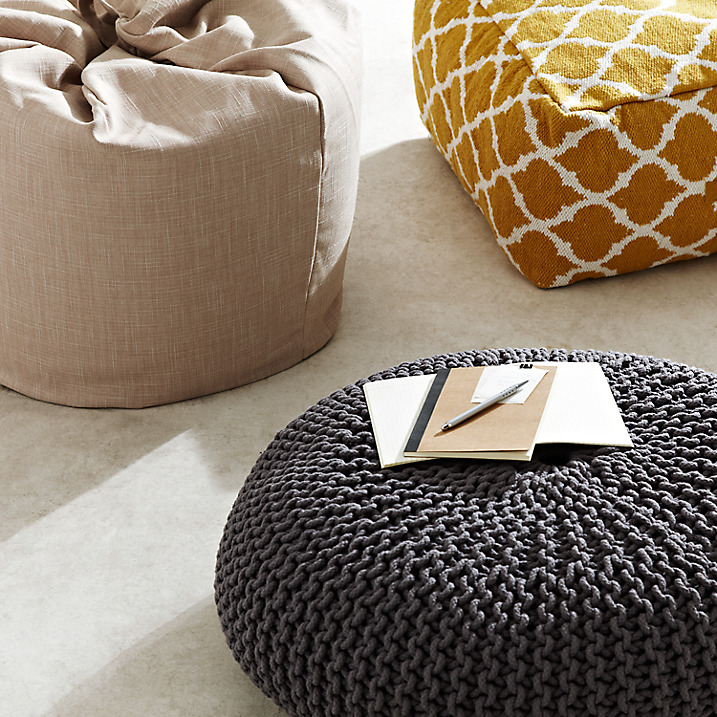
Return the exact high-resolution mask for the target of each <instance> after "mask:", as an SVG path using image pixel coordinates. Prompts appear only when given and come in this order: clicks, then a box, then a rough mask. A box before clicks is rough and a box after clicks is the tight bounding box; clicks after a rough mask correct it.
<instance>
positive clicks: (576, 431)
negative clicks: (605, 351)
mask: <svg viewBox="0 0 717 717" xmlns="http://www.w3.org/2000/svg"><path fill="white" fill-rule="evenodd" d="M538 365H543V366H557V367H558V370H557V371H556V373H555V378H554V380H553V386H552V388H551V391H550V397H549V398H548V404H547V406H546V408H545V413H544V414H543V420H542V421H541V422H540V428H539V429H538V437H537V442H538V443H583V444H586V445H606V446H632V441H631V439H630V434H629V433H628V431H627V428H626V427H625V424H624V422H623V420H622V416H621V415H620V409H619V408H618V407H617V404H616V403H615V399H614V398H613V395H612V392H611V391H610V386H609V385H608V382H607V379H606V378H605V374H604V373H603V370H602V367H601V366H600V364H598V363H594V362H584V363H583V362H581V363H577V362H576V363H567V362H558V363H546V362H541V363H539V364H538Z"/></svg>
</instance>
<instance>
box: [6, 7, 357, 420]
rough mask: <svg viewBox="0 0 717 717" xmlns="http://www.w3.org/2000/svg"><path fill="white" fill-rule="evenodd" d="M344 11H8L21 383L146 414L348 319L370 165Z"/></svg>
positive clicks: (47, 394)
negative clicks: (346, 300) (344, 302)
mask: <svg viewBox="0 0 717 717" xmlns="http://www.w3.org/2000/svg"><path fill="white" fill-rule="evenodd" d="M357 33H358V30H357V18H356V16H355V11H353V10H352V9H351V7H350V6H349V5H348V3H347V2H345V1H344V0H209V1H207V0H147V1H146V2H143V1H142V0H124V1H123V0H110V1H109V2H107V1H105V0H96V1H95V3H94V4H92V3H90V2H87V1H86V0H78V4H77V5H75V6H73V5H72V4H71V3H70V2H68V1H67V0H6V1H4V2H3V3H2V4H1V5H0V132H1V133H2V151H1V153H0V383H2V384H3V385H5V386H8V387H10V388H12V389H15V390H17V391H20V392H22V393H25V394H27V395H30V396H33V397H36V398H40V399H44V400H48V401H53V402H58V403H64V404H70V405H79V406H126V407H136V406H146V405H151V404H158V403H165V402H169V401H176V400H181V399H186V398H190V397H193V396H199V395H203V394H207V393H211V392H215V391H220V390H222V389H227V388H231V387H235V386H238V385H241V384H244V383H247V382H249V381H254V380H256V379H259V378H262V377H265V376H268V375H270V374H272V373H275V372H277V371H280V370H282V369H285V368H287V367H288V366H291V365H292V364H294V363H296V362H298V361H300V360H301V359H303V358H304V357H306V356H308V355H309V354H311V353H312V352H314V351H316V350H317V349H319V348H320V347H321V346H322V345H323V344H324V343H325V342H326V341H327V340H328V339H329V338H330V336H331V335H332V333H333V331H334V330H335V328H336V325H337V320H338V314H339V310H340V304H341V286H342V278H343V266H344V260H345V252H346V244H347V241H348V236H349V231H350V227H351V223H352V219H353V210H354V205H355V192H356V184H357V173H358V146H357V135H358V128H357V123H358V109H359V108H358V103H359V78H358V72H359V71H360V70H359V68H360V60H359V52H360V51H359V43H358V38H357Z"/></svg>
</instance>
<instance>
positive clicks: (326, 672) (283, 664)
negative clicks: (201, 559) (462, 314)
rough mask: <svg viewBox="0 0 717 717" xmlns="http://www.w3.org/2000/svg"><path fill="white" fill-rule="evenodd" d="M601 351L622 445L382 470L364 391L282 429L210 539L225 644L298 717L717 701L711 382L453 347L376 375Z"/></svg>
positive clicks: (715, 394)
mask: <svg viewBox="0 0 717 717" xmlns="http://www.w3.org/2000/svg"><path fill="white" fill-rule="evenodd" d="M540 360H551V361H597V362H599V363H600V364H601V366H602V367H603V370H604V371H605V375H606V377H607V379H608V381H609V384H610V386H611V389H612V391H613V394H614V396H615V398H616V401H617V403H618V405H619V407H620V409H621V413H622V415H623V418H624V420H625V424H626V426H627V428H628V430H629V432H630V434H631V437H632V439H633V441H634V448H631V449H629V450H625V449H615V448H610V447H600V448H595V447H585V446H573V447H562V449H561V450H559V451H553V450H551V451H547V452H543V453H542V454H536V457H535V458H534V460H532V461H530V462H528V463H519V462H515V463H511V462H503V461H461V460H440V461H430V462H425V463H417V464H413V465H406V466H400V467H395V468H387V469H383V470H382V469H381V468H380V466H379V462H378V456H377V451H376V446H375V443H374V439H373V434H372V432H371V424H370V420H369V415H368V409H367V407H366V402H365V399H364V395H363V390H362V385H363V383H364V382H365V381H363V380H362V381H359V382H358V383H356V384H353V385H350V386H347V387H346V388H344V389H343V390H340V391H336V392H335V393H333V394H332V395H331V396H328V397H326V398H324V399H322V400H321V401H319V402H318V403H317V404H316V405H315V406H312V407H311V408H309V409H308V410H307V411H306V412H305V413H304V414H302V415H301V416H299V417H298V418H296V419H295V420H294V421H292V422H291V423H290V424H289V425H288V426H287V427H286V428H285V429H283V430H282V431H280V432H279V433H278V434H277V436H276V438H275V439H274V441H273V442H272V443H271V444H270V445H269V446H268V447H267V449H266V451H265V452H264V453H263V454H262V455H261V457H260V458H259V460H258V461H257V463H256V465H255V466H254V468H253V470H252V472H251V473H250V475H249V476H248V478H247V479H246V482H245V484H244V485H243V487H242V489H241V491H240V493H239V496H238V497H237V499H236V502H235V504H234V507H233V509H232V511H231V513H230V515H229V517H228V520H227V524H226V527H225V530H224V535H223V538H222V541H221V544H220V547H219V552H218V557H217V572H216V583H215V588H216V601H217V608H218V613H219V617H220V619H221V623H222V626H223V629H224V632H225V634H226V637H227V641H228V644H229V646H230V648H231V650H232V652H233V654H234V657H235V658H236V660H237V661H238V662H239V664H240V665H241V666H242V668H243V669H244V670H245V671H246V672H247V673H248V674H249V676H250V677H251V678H252V680H253V681H254V682H255V683H256V684H257V685H258V686H259V687H260V688H261V689H262V690H263V691H264V692H265V693H266V694H267V695H269V696H270V697H271V698H273V699H274V700H275V701H276V702H277V703H278V704H279V705H281V706H282V707H283V708H284V709H285V710H286V711H287V712H288V714H289V715H291V716H292V717H338V716H341V717H365V715H372V716H373V717H398V716H403V717H488V716H492V717H518V716H519V717H536V716H540V717H585V716H586V715H599V716H600V717H619V716H624V717H628V716H630V717H637V716H638V715H651V716H652V715H670V716H672V715H674V716H675V717H677V716H678V715H679V716H680V717H687V715H689V716H690V717H712V716H713V715H714V714H717V499H716V498H715V485H716V482H717V377H715V375H714V374H711V373H708V372H706V371H701V370H698V369H695V368H690V367H688V366H684V365H682V364H677V363H673V362H670V361H665V360H658V359H654V358H651V357H645V356H635V355H630V354H620V353H601V352H589V351H573V352H570V353H568V352H566V351H561V350H553V351H550V350H545V349H525V350H513V349H502V350H488V351H468V352H465V353H459V354H448V355H443V356H435V357H433V358H428V359H423V360H420V361H415V362H412V363H405V364H401V365H400V366H396V367H393V368H390V369H387V370H386V371H384V372H382V373H380V374H377V375H375V376H372V377H371V378H370V379H368V380H370V381H378V380H383V379H388V378H392V377H397V376H407V375H416V374H424V373H435V372H436V371H437V370H439V369H443V368H450V367H457V366H473V365H495V364H499V363H506V362H516V361H519V362H522V361H540Z"/></svg>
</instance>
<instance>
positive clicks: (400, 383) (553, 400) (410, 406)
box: [364, 362, 632, 467]
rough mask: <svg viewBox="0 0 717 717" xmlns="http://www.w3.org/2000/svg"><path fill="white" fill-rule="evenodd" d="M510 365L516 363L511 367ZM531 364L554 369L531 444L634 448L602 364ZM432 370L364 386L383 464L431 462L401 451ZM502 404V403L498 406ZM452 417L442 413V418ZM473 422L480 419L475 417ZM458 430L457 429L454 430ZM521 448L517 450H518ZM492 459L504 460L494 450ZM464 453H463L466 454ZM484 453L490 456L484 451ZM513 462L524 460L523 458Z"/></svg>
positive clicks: (416, 416) (426, 390) (425, 393)
mask: <svg viewBox="0 0 717 717" xmlns="http://www.w3.org/2000/svg"><path fill="white" fill-rule="evenodd" d="M511 366H513V367H514V365H511ZM533 366H534V367H540V368H548V367H554V370H555V373H554V376H553V382H552V384H551V385H550V391H549V397H548V400H547V402H546V404H545V407H544V410H543V415H542V418H541V420H540V423H539V426H538V431H537V434H536V436H535V445H539V444H548V443H568V444H570V443H573V444H585V445H606V446H622V447H630V446H632V441H631V439H630V435H629V433H628V431H627V428H626V427H625V424H624V422H623V420H622V416H621V415H620V410H619V408H618V406H617V404H616V403H615V400H614V398H613V395H612V392H611V391H610V386H609V385H608V382H607V379H606V378H605V374H604V372H603V370H602V367H601V366H600V364H598V363H594V362H575V363H568V362H556V363H549V362H536V363H533ZM435 377H436V374H431V375H420V376H408V377H401V378H394V379H387V380H384V381H375V382H369V383H366V384H364V393H365V395H366V402H367V404H368V408H369V415H370V417H371V424H372V427H373V431H374V436H375V438H376V445H377V448H378V453H379V460H380V462H381V466H382V467H388V466H395V465H402V464H405V463H414V462H416V461H418V460H430V459H432V458H433V456H429V455H425V454H424V455H421V456H418V455H417V454H416V453H415V452H414V453H413V454H411V455H407V454H406V453H405V452H404V448H405V446H406V443H407V441H408V439H409V437H410V434H411V432H412V429H413V427H414V424H415V423H416V420H417V418H418V416H419V413H420V409H421V407H422V406H423V404H424V402H425V400H426V398H427V396H428V392H429V390H430V388H431V386H432V385H433V382H434V380H435ZM502 408H505V406H501V409H502ZM450 417H451V416H443V418H444V419H447V418H450ZM476 420H480V419H479V418H477V419H476ZM454 430H455V431H458V430H460V427H458V428H456V429H454ZM521 452H523V453H524V451H523V450H521V451H516V454H517V453H521ZM496 453H497V454H498V455H496V456H495V458H494V459H506V455H507V454H506V452H505V451H499V452H496ZM466 457H467V456H466ZM482 457H488V458H491V457H490V456H486V455H483V456H482ZM511 460H527V458H526V457H525V456H523V457H518V458H514V459H513V458H511Z"/></svg>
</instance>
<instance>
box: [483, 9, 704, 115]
mask: <svg viewBox="0 0 717 717" xmlns="http://www.w3.org/2000/svg"><path fill="white" fill-rule="evenodd" d="M481 5H482V6H483V8H484V9H485V10H486V12H487V13H488V14H489V15H491V17H492V19H493V20H494V22H496V24H497V25H498V26H499V27H500V29H501V30H502V31H503V32H504V33H505V35H506V36H507V37H508V39H510V40H511V42H512V43H513V44H514V45H515V46H516V47H517V49H518V50H519V51H520V53H521V54H522V55H523V57H524V58H525V60H526V62H527V63H528V64H529V66H530V67H531V69H532V70H533V73H534V74H535V76H536V78H537V79H538V80H539V81H540V83H541V84H542V85H543V87H544V88H545V90H546V91H547V92H548V94H550V95H551V97H552V98H553V99H554V100H555V101H556V102H558V104H560V105H561V106H562V107H563V108H564V109H567V110H582V109H592V110H608V109H610V108H611V107H614V106H615V105H619V104H623V103H625V102H630V101H635V100H638V101H639V100H651V99H658V98H661V97H671V96H673V95H675V94H678V93H680V92H689V91H691V90H701V89H705V88H708V87H713V86H714V85H715V84H717V5H715V3H714V2H712V1H711V0H673V1H672V2H667V3H666V2H664V0H601V2H598V3H596V2H594V0H481Z"/></svg>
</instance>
